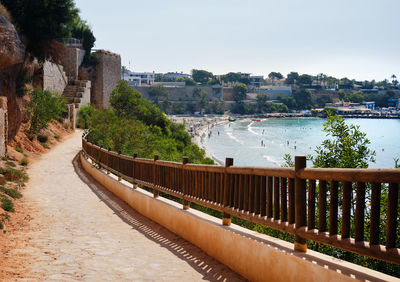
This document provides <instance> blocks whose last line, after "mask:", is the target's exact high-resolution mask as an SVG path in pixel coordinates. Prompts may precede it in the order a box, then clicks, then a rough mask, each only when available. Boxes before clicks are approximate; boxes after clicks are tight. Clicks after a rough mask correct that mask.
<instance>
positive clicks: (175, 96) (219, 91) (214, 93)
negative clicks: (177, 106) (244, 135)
mask: <svg viewBox="0 0 400 282" xmlns="http://www.w3.org/2000/svg"><path fill="white" fill-rule="evenodd" d="M131 87H132V89H133V90H135V91H138V92H140V93H141V94H142V95H143V97H145V98H147V99H149V89H150V87H149V86H131ZM165 89H166V90H167V91H168V93H169V99H170V101H172V102H173V101H184V102H188V101H199V100H200V95H196V94H195V93H196V92H198V93H199V92H203V91H204V92H205V93H207V100H209V101H213V100H215V99H216V98H218V99H222V96H223V92H224V91H225V88H222V87H219V86H184V87H165ZM196 89H200V90H196Z"/></svg>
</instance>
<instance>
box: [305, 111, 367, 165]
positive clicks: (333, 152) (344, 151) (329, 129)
mask: <svg viewBox="0 0 400 282" xmlns="http://www.w3.org/2000/svg"><path fill="white" fill-rule="evenodd" d="M323 131H324V132H326V136H327V137H328V138H327V139H325V140H324V141H323V142H322V144H321V145H320V146H318V147H317V148H316V150H315V152H316V156H315V157H313V158H312V161H313V165H314V167H324V168H328V167H336V168H367V167H368V165H369V162H375V151H373V150H371V149H369V147H368V146H369V145H370V143H371V142H370V141H369V139H368V138H367V136H366V134H365V133H364V132H362V131H361V130H360V126H358V125H357V126H356V125H353V124H351V125H347V124H346V123H345V121H344V118H343V117H340V116H332V115H330V114H328V118H327V121H326V122H325V123H324V129H323Z"/></svg>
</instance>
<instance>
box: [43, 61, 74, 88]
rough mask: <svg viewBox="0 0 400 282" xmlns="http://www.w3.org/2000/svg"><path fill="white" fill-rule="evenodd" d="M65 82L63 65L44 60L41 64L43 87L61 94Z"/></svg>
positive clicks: (66, 79) (66, 81)
mask: <svg viewBox="0 0 400 282" xmlns="http://www.w3.org/2000/svg"><path fill="white" fill-rule="evenodd" d="M67 84H68V78H67V75H66V74H65V72H64V69H63V66H60V65H57V64H53V63H51V62H49V61H46V62H45V63H44V65H43V89H44V90H49V91H52V92H55V93H58V94H62V93H63V91H64V88H65V86H67Z"/></svg>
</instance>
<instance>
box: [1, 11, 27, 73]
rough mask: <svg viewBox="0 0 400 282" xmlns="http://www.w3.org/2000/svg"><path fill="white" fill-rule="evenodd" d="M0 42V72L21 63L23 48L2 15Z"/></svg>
mask: <svg viewBox="0 0 400 282" xmlns="http://www.w3.org/2000/svg"><path fill="white" fill-rule="evenodd" d="M0 42H1V45H0V71H1V70H2V69H4V68H7V67H10V66H13V65H16V64H20V63H22V62H23V60H24V53H25V47H24V45H23V44H22V42H21V40H20V38H19V36H18V33H17V31H16V30H15V28H14V26H13V25H12V24H11V23H10V22H9V21H8V20H7V19H6V18H5V17H3V16H2V15H0Z"/></svg>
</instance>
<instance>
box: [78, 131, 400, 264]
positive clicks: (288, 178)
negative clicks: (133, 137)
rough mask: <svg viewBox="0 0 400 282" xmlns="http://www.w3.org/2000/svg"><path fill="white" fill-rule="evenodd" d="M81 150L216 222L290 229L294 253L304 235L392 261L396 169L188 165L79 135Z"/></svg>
mask: <svg viewBox="0 0 400 282" xmlns="http://www.w3.org/2000/svg"><path fill="white" fill-rule="evenodd" d="M82 148H83V153H84V154H85V155H86V157H88V158H90V159H91V160H92V161H93V163H96V164H97V165H98V166H99V167H101V168H104V169H105V170H106V171H107V172H112V173H114V174H116V175H117V176H118V178H119V179H121V178H123V179H125V180H127V181H129V182H131V183H133V187H134V188H136V187H137V185H138V184H139V185H143V186H145V187H147V188H151V189H153V193H154V197H157V196H158V193H159V192H163V193H167V194H169V195H173V196H175V197H178V198H180V199H182V200H183V208H184V209H188V208H189V206H190V202H192V203H196V204H199V205H202V206H205V207H208V208H211V209H214V210H217V211H221V212H222V213H223V224H224V225H229V224H230V217H231V216H236V217H239V218H242V219H245V220H249V221H251V222H254V223H257V224H262V225H265V226H268V227H270V228H273V229H276V230H279V231H283V232H288V233H291V234H293V235H295V250H296V251H302V252H305V251H306V250H307V244H306V243H307V240H310V241H314V242H318V243H322V244H326V245H330V246H333V247H337V248H340V249H342V250H346V251H351V252H354V253H357V254H360V255H364V256H369V257H372V258H377V259H381V260H384V261H387V262H390V263H395V264H400V249H399V247H400V242H399V238H400V234H399V233H400V228H399V226H398V221H399V220H400V215H399V183H400V169H335V168H333V169H323V168H306V158H305V157H296V158H295V167H294V168H271V167H235V166H233V159H230V158H227V159H226V165H225V167H223V166H214V165H195V164H189V163H188V159H187V158H183V160H182V163H177V162H168V161H161V160H158V156H155V157H154V159H153V160H150V159H143V158H138V157H137V155H136V154H135V155H134V156H125V155H122V154H120V153H116V152H112V151H110V150H108V149H105V148H101V147H99V146H96V145H94V144H92V143H89V142H87V140H86V139H85V138H83V139H82ZM384 193H385V195H387V197H383V195H384ZM381 226H384V228H383V229H382V227H381ZM367 231H369V232H367Z"/></svg>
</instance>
